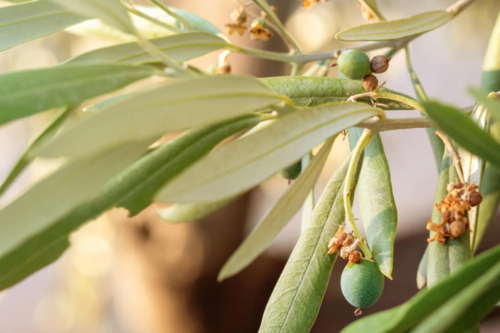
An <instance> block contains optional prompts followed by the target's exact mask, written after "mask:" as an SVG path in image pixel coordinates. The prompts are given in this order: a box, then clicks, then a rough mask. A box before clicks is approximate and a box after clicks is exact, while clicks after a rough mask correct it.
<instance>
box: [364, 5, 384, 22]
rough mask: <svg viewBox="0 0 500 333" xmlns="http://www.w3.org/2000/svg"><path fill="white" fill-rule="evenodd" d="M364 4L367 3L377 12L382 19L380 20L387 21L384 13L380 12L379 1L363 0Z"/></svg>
mask: <svg viewBox="0 0 500 333" xmlns="http://www.w3.org/2000/svg"><path fill="white" fill-rule="evenodd" d="M361 1H362V3H363V4H364V5H366V6H367V7H368V8H369V9H370V10H371V11H372V12H373V14H375V16H376V17H377V18H378V19H379V20H380V21H385V20H386V19H385V17H384V15H382V13H381V12H380V9H378V6H377V3H376V2H375V0H361Z"/></svg>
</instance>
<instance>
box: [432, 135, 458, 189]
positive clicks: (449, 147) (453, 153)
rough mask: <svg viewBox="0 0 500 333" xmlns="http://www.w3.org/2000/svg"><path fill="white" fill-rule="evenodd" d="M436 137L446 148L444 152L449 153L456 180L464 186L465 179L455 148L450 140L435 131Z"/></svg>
mask: <svg viewBox="0 0 500 333" xmlns="http://www.w3.org/2000/svg"><path fill="white" fill-rule="evenodd" d="M436 134H437V136H439V137H440V138H441V140H443V143H444V146H445V147H446V150H448V152H449V153H450V156H451V159H452V160H453V165H454V166H455V169H456V170H457V174H458V178H460V182H461V183H462V184H465V178H464V175H463V173H462V165H461V164H460V158H459V157H458V155H457V152H456V151H455V148H453V145H452V144H451V142H450V140H448V138H447V137H446V135H444V133H443V132H441V131H440V130H437V131H436Z"/></svg>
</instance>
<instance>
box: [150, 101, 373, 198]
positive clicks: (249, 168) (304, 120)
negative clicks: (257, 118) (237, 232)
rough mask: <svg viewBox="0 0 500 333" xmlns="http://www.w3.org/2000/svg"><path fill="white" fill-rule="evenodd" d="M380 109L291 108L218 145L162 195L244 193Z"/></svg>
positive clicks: (362, 106)
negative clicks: (255, 129) (260, 126)
mask: <svg viewBox="0 0 500 333" xmlns="http://www.w3.org/2000/svg"><path fill="white" fill-rule="evenodd" d="M379 112H380V110H379V109H375V108H372V107H368V106H367V105H366V104H363V103H334V104H330V105H325V106H322V107H318V108H315V109H306V110H300V111H297V112H294V113H291V114H289V115H286V116H284V117H282V118H280V119H279V120H277V121H275V122H274V123H272V124H271V125H269V126H268V127H266V128H264V129H262V130H260V131H258V132H257V133H255V134H253V135H249V136H246V137H245V138H242V139H240V140H236V141H233V142H230V143H229V144H227V145H225V146H223V147H221V148H220V149H218V150H216V151H215V152H214V153H212V154H210V155H209V156H207V157H206V158H205V159H203V160H202V161H200V163H198V164H196V165H194V166H193V167H191V168H189V169H188V170H186V172H185V173H183V174H182V175H180V176H179V177H178V178H176V179H174V180H173V181H172V182H171V183H170V184H169V185H167V186H166V187H165V188H164V189H163V190H161V192H160V193H159V195H158V199H159V201H162V202H168V203H182V202H198V201H210V200H218V199H222V198H225V197H228V196H231V195H235V194H238V193H241V192H244V191H246V190H248V189H250V188H252V187H253V186H255V185H257V184H259V183H260V182H262V181H263V180H265V179H266V178H268V177H270V176H271V175H273V174H274V173H276V172H277V171H278V170H279V169H281V168H284V167H286V166H288V165H290V164H291V163H293V162H295V161H296V160H298V159H299V158H301V157H302V156H304V155H305V154H306V153H307V152H309V151H310V150H311V149H312V148H313V147H314V146H316V145H318V144H319V143H321V142H322V141H324V140H326V139H327V138H329V137H331V136H332V135H335V134H336V133H339V132H340V131H342V130H343V129H345V128H348V127H351V126H353V125H355V124H357V123H359V122H360V121H362V120H364V119H366V118H369V117H371V116H375V115H377V114H379Z"/></svg>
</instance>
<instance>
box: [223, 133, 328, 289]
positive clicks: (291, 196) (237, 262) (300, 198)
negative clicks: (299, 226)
mask: <svg viewBox="0 0 500 333" xmlns="http://www.w3.org/2000/svg"><path fill="white" fill-rule="evenodd" d="M333 141H334V138H332V139H329V140H328V141H327V142H326V143H325V144H324V145H323V147H322V148H321V150H320V151H319V153H318V155H316V157H314V158H313V159H312V161H311V163H310V164H309V165H308V167H307V168H306V169H305V170H304V171H303V173H302V174H301V175H300V176H299V178H298V179H297V180H296V181H295V182H293V184H292V185H291V186H289V187H288V189H287V190H286V192H285V193H284V194H283V195H282V196H281V198H280V199H279V200H278V202H277V203H276V204H275V205H274V206H273V208H271V210H270V211H269V212H268V213H267V214H266V216H265V217H264V218H263V219H262V220H261V221H260V222H259V224H258V225H257V226H256V227H255V229H254V230H253V231H252V232H251V233H250V235H249V236H248V237H247V238H246V239H245V241H244V242H243V243H242V244H241V245H240V246H239V247H238V249H237V250H236V251H235V252H234V253H233V254H232V255H231V257H230V258H229V259H228V261H227V262H226V263H225V264H224V267H222V269H221V271H220V273H219V280H220V281H222V280H224V279H227V278H228V277H231V276H233V275H236V274H237V273H239V272H241V271H242V270H243V269H244V268H246V267H247V266H248V265H250V264H251V263H252V262H253V261H254V260H255V258H257V257H258V256H259V255H260V254H262V252H264V251H265V250H266V249H267V248H268V247H269V245H271V243H272V242H273V240H274V239H275V238H276V236H277V235H278V234H279V232H280V231H281V230H282V229H283V228H284V227H285V225H286V224H287V223H288V221H290V219H291V218H292V217H293V216H294V215H295V214H296V213H297V212H298V211H299V209H300V207H301V205H302V203H303V202H304V200H305V199H306V198H307V196H308V194H309V192H310V190H311V188H312V187H313V186H314V184H315V183H316V181H317V180H318V177H319V174H320V173H321V170H322V169H323V166H324V165H325V162H326V159H327V158H328V154H329V153H330V150H331V148H332V145H333Z"/></svg>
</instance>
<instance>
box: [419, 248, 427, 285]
mask: <svg viewBox="0 0 500 333" xmlns="http://www.w3.org/2000/svg"><path fill="white" fill-rule="evenodd" d="M428 260H429V245H427V247H426V248H425V252H424V255H423V256H422V259H421V260H420V263H419V264H418V270H417V287H418V289H422V288H423V287H425V285H426V284H427V262H428Z"/></svg>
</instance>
